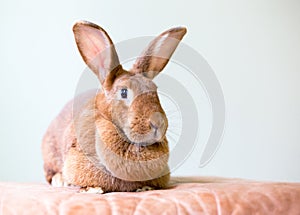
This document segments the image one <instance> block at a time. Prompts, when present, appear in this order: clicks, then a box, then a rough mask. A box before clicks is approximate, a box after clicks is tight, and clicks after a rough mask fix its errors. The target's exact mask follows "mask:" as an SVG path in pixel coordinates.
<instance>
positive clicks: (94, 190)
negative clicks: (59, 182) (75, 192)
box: [79, 187, 104, 194]
mask: <svg viewBox="0 0 300 215" xmlns="http://www.w3.org/2000/svg"><path fill="white" fill-rule="evenodd" d="M79 192H80V193H94V194H103V193H104V191H103V190H102V188H101V187H82V188H80V190H79Z"/></svg>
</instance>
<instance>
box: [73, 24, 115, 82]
mask: <svg viewBox="0 0 300 215" xmlns="http://www.w3.org/2000/svg"><path fill="white" fill-rule="evenodd" d="M73 32H74V36H75V41H76V44H77V47H78V49H79V52H80V54H81V56H82V58H83V60H84V61H85V63H86V64H87V65H88V66H89V68H90V69H91V70H92V71H93V72H94V73H95V74H96V75H97V77H98V79H99V80H100V82H101V84H103V83H104V82H105V80H106V78H107V77H108V76H109V75H110V73H111V72H113V71H114V70H115V69H116V68H117V67H118V66H119V65H120V63H119V58H118V55H117V52H116V50H115V47H114V45H113V42H112V40H111V39H110V37H109V36H108V34H107V33H106V31H105V30H104V29H103V28H101V27H100V26H98V25H96V24H94V23H90V22H87V21H80V22H77V23H76V24H75V25H74V26H73ZM113 76H114V75H113V74H112V75H111V77H113ZM109 82H111V80H110V81H109Z"/></svg>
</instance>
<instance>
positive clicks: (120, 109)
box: [42, 21, 186, 192]
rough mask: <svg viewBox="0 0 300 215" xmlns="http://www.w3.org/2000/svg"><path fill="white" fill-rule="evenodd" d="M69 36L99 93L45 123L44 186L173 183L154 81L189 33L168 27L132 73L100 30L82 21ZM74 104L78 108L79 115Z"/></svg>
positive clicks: (123, 187) (111, 187) (120, 187)
mask: <svg viewBox="0 0 300 215" xmlns="http://www.w3.org/2000/svg"><path fill="white" fill-rule="evenodd" d="M73 32H74V35H75V40H76V43H77V46H78V49H79V51H80V54H81V56H82V57H83V60H84V61H85V63H86V64H87V65H88V66H89V68H90V69H91V70H92V71H93V72H94V73H95V74H96V76H97V77H98V79H99V81H100V83H101V86H102V90H101V91H100V92H95V93H94V94H93V93H92V94H91V92H90V93H86V94H84V95H81V97H80V98H75V99H74V100H73V101H71V102H69V103H68V104H67V105H66V106H65V107H64V108H63V110H62V111H61V113H60V114H59V115H58V116H57V117H56V118H55V119H54V120H53V122H52V123H51V124H50V126H49V128H48V130H47V132H46V134H45V136H44V138H43V143H42V152H43V158H44V171H45V176H46V179H47V181H48V182H49V183H52V185H58V186H62V185H76V186H80V187H82V188H85V189H86V190H88V189H90V188H97V189H98V188H99V190H100V188H101V189H102V190H103V191H104V192H110V191H135V190H137V189H140V188H142V187H145V186H148V187H152V188H164V187H165V186H166V185H167V183H168V181H169V178H170V173H169V168H168V164H167V162H168V157H169V149H168V142H167V139H166V136H165V135H166V130H167V127H168V121H167V117H166V115H165V112H164V110H163V109H162V107H161V105H160V101H159V98H158V95H157V87H156V85H155V84H154V83H153V82H152V79H153V78H154V77H155V76H156V75H157V74H158V73H159V72H161V71H162V69H163V68H164V67H165V65H166V64H167V63H168V60H169V58H170V57H171V55H172V54H173V52H174V51H175V49H176V47H177V45H178V43H179V42H180V40H181V39H182V38H183V36H184V35H185V33H186V29H185V28H182V27H178V28H172V29H170V30H168V31H165V32H164V33H162V34H161V35H159V36H158V37H156V38H155V39H154V40H153V41H152V42H151V43H150V44H149V46H148V47H147V48H146V49H145V51H144V52H143V53H142V55H141V56H140V57H139V58H137V61H136V62H135V64H134V66H133V68H132V69H131V70H129V71H126V70H124V69H123V68H122V66H121V65H120V63H119V59H118V55H117V53H116V50H115V48H114V45H113V42H112V40H111V39H110V37H109V36H108V34H107V33H106V32H105V31H104V30H103V29H102V28H101V27H99V26H97V25H95V24H93V23H90V22H86V21H81V22H77V23H76V24H75V25H74V27H73ZM82 98H84V99H82ZM87 98H88V99H87ZM75 100H76V101H83V102H82V103H81V104H80V105H81V108H79V109H78V110H77V111H75V110H73V108H74V101H75Z"/></svg>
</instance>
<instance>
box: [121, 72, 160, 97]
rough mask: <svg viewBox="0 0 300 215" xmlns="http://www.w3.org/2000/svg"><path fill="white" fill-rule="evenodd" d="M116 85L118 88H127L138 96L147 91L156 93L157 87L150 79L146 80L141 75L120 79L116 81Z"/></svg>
mask: <svg viewBox="0 0 300 215" xmlns="http://www.w3.org/2000/svg"><path fill="white" fill-rule="evenodd" d="M116 84H117V86H118V87H128V88H130V89H131V90H132V91H133V92H135V93H138V94H141V93H146V92H149V91H157V86H156V85H155V83H154V82H153V81H152V80H151V79H149V78H146V77H144V76H143V75H141V74H136V75H132V76H125V77H122V78H120V79H119V80H118V81H117V83H116Z"/></svg>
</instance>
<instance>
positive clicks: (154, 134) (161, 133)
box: [116, 126, 166, 146]
mask: <svg viewBox="0 0 300 215" xmlns="http://www.w3.org/2000/svg"><path fill="white" fill-rule="evenodd" d="M116 127H117V130H118V133H119V135H120V136H121V137H122V138H124V140H125V141H126V142H128V143H131V144H134V145H137V146H150V145H153V144H155V143H160V142H162V141H163V140H164V138H165V134H166V128H163V129H157V128H152V129H150V131H149V132H148V133H146V134H140V133H138V132H134V131H133V130H132V129H131V128H125V129H121V128H119V127H118V126H116Z"/></svg>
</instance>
